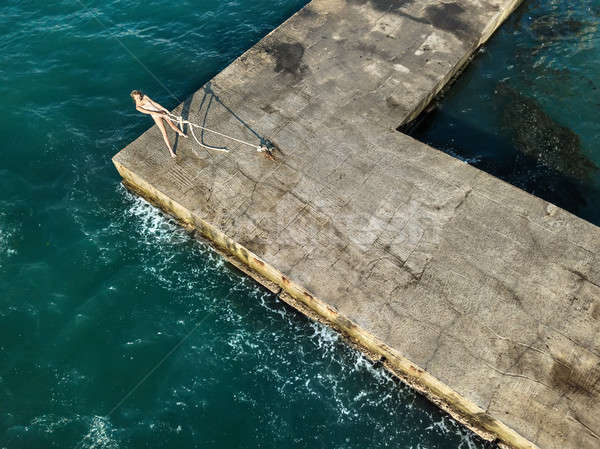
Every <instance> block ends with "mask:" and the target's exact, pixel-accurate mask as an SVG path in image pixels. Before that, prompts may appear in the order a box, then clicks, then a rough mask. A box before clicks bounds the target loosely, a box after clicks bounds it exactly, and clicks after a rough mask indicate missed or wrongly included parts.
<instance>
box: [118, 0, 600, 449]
mask: <svg viewBox="0 0 600 449" xmlns="http://www.w3.org/2000/svg"><path fill="white" fill-rule="evenodd" d="M518 3H519V1H518V0H454V1H446V0H444V1H442V0H420V1H414V0H403V1H392V0H314V1H312V2H311V3H309V4H308V5H307V6H306V7H305V8H304V9H302V10H301V11H300V12H298V13H297V14H296V15H294V16H293V17H292V18H291V19H289V20H288V21H287V22H285V23H284V24H283V25H282V26H280V27H279V28H278V29H276V30H275V31H274V32H272V33H271V34H269V35H268V36H267V37H265V38H264V39H263V40H262V41H261V42H259V43H258V44H257V45H255V46H254V47H253V48H252V49H250V50H249V51H248V52H246V53H245V54H244V55H242V56H241V57H240V58H239V59H238V60H236V61H235V62H234V63H232V64H231V65H230V66H229V67H227V68H226V69H225V70H224V71H223V72H221V73H220V74H219V75H217V76H216V77H215V78H214V79H213V80H211V81H210V83H208V84H207V85H206V86H203V87H202V88H201V89H200V90H198V91H197V92H196V93H195V94H194V95H193V96H192V97H190V98H189V99H188V100H187V101H186V102H184V104H182V105H180V106H179V107H178V108H177V109H176V113H178V114H182V115H183V116H184V117H186V118H188V119H189V120H191V121H192V122H195V123H199V124H205V126H208V127H209V128H212V129H217V130H219V131H220V132H223V133H226V134H229V135H232V136H234V137H236V138H239V139H243V140H246V141H251V142H253V143H256V144H258V143H259V142H260V138H264V139H269V140H270V141H271V142H273V144H274V145H275V146H276V147H277V150H276V151H275V152H274V156H275V160H274V161H273V160H269V159H267V158H266V157H264V156H263V155H262V154H260V153H256V152H255V151H254V150H253V149H252V148H251V147H246V146H244V145H242V144H238V143H235V142H231V141H228V140H226V139H224V138H221V137H219V136H217V135H213V134H211V133H208V132H207V133H204V136H203V141H204V143H205V144H206V145H209V146H216V147H219V146H227V147H229V149H230V152H229V153H222V152H217V151H213V150H207V149H204V148H201V147H199V146H198V145H197V144H195V142H193V140H192V139H187V140H183V139H178V140H177V141H176V151H177V154H178V156H177V159H175V160H172V159H171V158H170V157H169V154H168V152H167V151H166V149H165V148H164V144H163V142H162V139H161V136H160V133H159V131H158V129H157V128H156V127H152V128H151V129H149V130H148V131H147V132H146V133H144V134H143V135H142V136H141V137H140V138H139V139H137V140H136V141H134V142H133V143H131V144H130V145H129V146H127V147H126V148H125V149H123V150H122V151H121V152H120V153H118V154H117V155H116V156H115V157H114V159H113V160H114V163H115V165H116V167H117V169H118V171H119V173H120V174H121V175H122V177H123V179H124V183H125V185H126V186H127V187H129V188H131V189H132V190H134V191H136V192H138V193H139V194H141V195H143V196H144V197H146V198H147V199H149V200H150V201H152V202H154V203H155V204H157V205H159V206H160V207H162V208H163V209H164V210H166V211H167V212H169V213H171V214H173V215H175V216H177V217H178V218H179V219H180V220H181V221H182V222H184V223H185V224H187V225H189V226H191V227H193V228H195V229H196V230H197V231H198V233H199V235H201V236H203V237H205V238H207V239H208V240H210V241H211V242H212V243H213V244H214V245H215V246H216V247H218V248H220V249H221V250H222V251H223V252H224V253H226V254H227V255H228V256H229V257H231V259H232V260H235V261H236V263H237V264H238V265H240V266H242V267H244V269H246V270H247V271H248V272H249V273H250V274H252V275H253V276H255V278H257V279H258V280H259V281H260V282H262V283H264V284H265V285H267V286H268V287H270V288H271V289H273V290H274V291H278V292H280V294H281V297H282V298H283V299H284V300H286V301H288V302H290V303H291V304H292V305H294V306H295V307H297V308H299V309H300V310H301V311H303V312H305V313H307V314H309V315H311V316H313V317H316V318H318V319H321V320H323V321H325V322H327V323H329V324H330V325H332V326H333V327H334V328H336V329H338V330H339V331H341V332H342V333H344V334H345V335H346V336H347V337H348V338H349V339H350V340H351V341H353V342H354V343H356V344H357V345H359V346H360V347H362V348H363V349H364V350H365V351H367V352H368V353H369V354H371V355H372V356H373V357H380V358H381V359H382V361H383V362H384V363H385V365H386V366H387V367H388V368H389V369H390V370H391V371H393V372H394V373H396V374H397V375H398V376H399V377H400V378H402V379H403V380H404V381H406V382H407V383H409V384H410V385H412V386H414V387H415V388H417V389H418V390H420V391H422V392H423V393H424V394H425V395H427V396H428V397H429V398H431V399H432V400H433V401H435V402H436V403H437V404H439V405H440V406H441V407H443V408H445V409H446V410H448V411H449V412H450V413H451V414H452V415H453V416H455V417H457V418H458V419H459V420H461V421H462V422H463V423H465V424H466V425H467V426H469V427H471V428H473V429H474V430H476V431H477V432H478V433H480V434H481V435H483V436H484V437H486V438H488V439H496V440H497V441H498V442H499V443H500V444H501V445H503V446H505V447H515V448H526V447H527V448H533V447H540V448H545V449H570V448H572V449H588V448H589V449H591V448H598V447H600V333H599V331H600V228H598V227H595V226H593V225H591V224H589V223H587V222H585V221H583V220H581V219H579V218H577V217H575V216H573V215H571V214H569V213H567V212H565V211H563V210H561V209H559V208H558V207H556V206H554V205H552V204H549V203H547V202H545V201H543V200H541V199H539V198H536V197H534V196H532V195H529V194H527V193H525V192H523V191H521V190H519V189H517V188H515V187H513V186H511V185H508V184H506V183H504V182H502V181H500V180H498V179H496V178H494V177H493V176H490V175H488V174H486V173H483V172H481V171H479V170H477V169H475V168H473V167H471V166H469V165H467V164H465V163H463V162H461V161H459V160H456V159H454V158H452V157H450V156H448V155H446V154H444V153H442V152H440V151H438V150H435V149H433V148H431V147H429V146H427V145H424V144H423V143H420V142H418V141H416V140H414V139H412V138H411V137H408V136H406V135H403V134H402V133H400V132H397V131H396V128H397V127H398V126H399V125H401V124H403V123H406V122H407V121H409V120H411V119H412V118H414V117H416V116H417V115H418V114H419V112H420V111H421V110H422V109H423V108H424V107H425V106H426V105H427V104H428V102H429V101H430V99H431V98H432V97H433V96H434V95H435V94H436V93H437V92H438V91H439V90H440V89H441V88H442V87H443V86H444V85H445V84H446V83H447V82H448V80H449V79H451V78H452V77H453V76H454V75H455V74H456V72H457V70H459V68H460V67H461V66H462V65H463V64H464V63H465V62H466V61H467V60H468V58H469V57H470V56H471V55H472V53H473V52H474V51H475V49H476V48H477V47H478V46H479V45H480V44H481V43H482V42H484V41H485V40H486V39H487V38H488V37H489V36H490V35H491V34H492V33H493V31H494V30H495V28H496V27H497V26H498V25H499V24H500V23H501V22H502V21H503V20H504V18H506V16H507V15H508V14H510V12H511V11H512V10H513V9H514V8H515V7H516V6H517V4H518ZM140 119H141V118H140ZM171 138H172V139H173V134H171ZM482 145H485V142H482Z"/></svg>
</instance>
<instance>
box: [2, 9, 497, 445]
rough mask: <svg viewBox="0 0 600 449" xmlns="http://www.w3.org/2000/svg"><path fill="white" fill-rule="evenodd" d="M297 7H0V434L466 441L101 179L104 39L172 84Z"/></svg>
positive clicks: (227, 441) (157, 441)
mask: <svg viewBox="0 0 600 449" xmlns="http://www.w3.org/2000/svg"><path fill="white" fill-rule="evenodd" d="M304 3H305V1H304V0H271V1H267V0H238V1H229V2H225V1H217V0H212V1H210V0H197V1H191V0H188V1H178V2H167V1H164V0H151V1H128V2H124V1H99V0H95V1H93V2H91V1H90V0H85V3H80V2H79V1H77V0H69V1H67V0H64V1H55V2H47V1H42V0H22V1H15V0H5V1H4V2H3V3H2V5H1V6H0V36H2V39H1V41H0V98H2V106H3V117H2V120H0V135H1V136H2V157H1V158H0V289H1V294H0V448H10V449H17V448H23V449H32V448H35V449H43V448H61V449H64V448H77V449H83V448H94V449H115V448H131V449H136V448H178V449H180V448H219V449H222V448H258V447H262V448H282V447H285V448H320V447H323V448H325V447H326V448H365V447H369V448H379V447H393V448H407V449H408V448H413V449H417V448H430V449H433V448H464V449H467V448H483V447H484V446H485V445H484V444H483V443H482V442H481V441H480V440H478V439H477V438H476V437H474V436H473V435H472V434H471V433H470V432H467V431H466V430H464V429H463V428H462V427H461V426H459V425H457V424H456V423H455V422H454V421H452V420H451V419H449V418H448V417H447V416H445V415H444V414H443V413H441V412H440V411H439V410H438V409H437V408H435V407H434V406H432V405H431V404H429V403H428V402H427V401H425V400H424V399H423V398H421V397H420V396H418V395H416V394H414V393H413V392H411V391H410V390H408V389H407V388H405V387H403V386H402V385H399V384H398V383H396V382H395V381H394V380H392V379H390V378H389V377H388V376H387V375H386V373H385V372H384V371H383V370H381V369H380V368H376V367H373V366H372V365H371V363H370V362H368V361H367V360H365V359H364V358H363V357H362V356H361V355H360V354H359V353H357V352H356V351H355V350H353V349H351V348H349V347H348V346H347V345H346V344H345V343H343V342H342V341H340V339H339V338H338V337H337V336H336V334H334V333H332V332H331V331H329V330H328V329H327V328H324V327H323V326H321V325H318V324H315V323H312V322H310V321H309V320H308V319H306V318H304V317H303V316H301V315H300V314H298V313H296V312H295V311H293V310H291V309H290V308H289V307H287V306H285V305H284V304H282V303H280V302H279V301H278V300H277V299H276V298H275V297H274V296H273V295H272V294H270V293H268V292H267V291H265V290H263V289H261V288H259V287H258V286H257V285H255V284H254V283H253V282H252V281H250V280H248V279H247V278H245V277H244V276H242V275H240V274H239V273H238V272H237V271H235V270H234V269H232V268H231V267H229V266H228V265H227V264H224V263H223V261H222V260H221V259H220V257H218V256H217V255H215V254H214V253H213V252H212V251H211V250H210V249H209V248H207V247H206V246H205V245H203V244H201V243H199V242H196V241H194V240H193V239H191V238H190V237H189V236H188V235H187V234H186V233H185V232H184V231H183V230H182V229H180V228H179V227H178V226H177V225H176V224H175V223H174V222H173V221H171V220H169V219H168V218H166V217H165V216H163V215H162V214H161V213H159V212H158V211H157V210H156V209H155V208H153V207H151V206H149V205H148V204H147V203H145V202H144V201H143V200H141V199H139V198H136V197H134V196H133V195H131V194H129V193H127V192H126V191H125V190H124V189H123V188H122V187H121V186H120V184H119V181H120V179H119V176H118V175H117V173H116V171H115V170H114V168H113V166H112V163H111V161H110V158H111V156H112V155H113V154H115V153H116V152H117V151H118V150H119V149H121V148H122V147H124V146H125V145H126V144H127V143H129V142H130V141H132V140H133V139H135V138H136V137H137V136H138V135H139V134H140V133H141V132H143V131H144V130H145V129H147V128H148V127H149V126H150V121H149V120H148V118H147V117H144V116H142V115H140V114H138V113H137V112H136V111H135V110H134V108H133V105H132V103H131V100H130V99H129V97H128V94H129V91H130V90H131V89H134V88H137V89H143V90H145V91H147V92H148V93H150V94H152V96H153V97H155V98H156V99H157V100H158V101H160V102H162V103H164V104H165V105H166V106H169V107H172V106H174V105H175V103H176V102H175V100H174V99H173V98H171V97H170V96H169V95H168V94H167V93H166V92H165V91H164V90H162V88H161V87H160V85H159V84H158V83H157V82H156V81H155V80H154V79H153V77H152V76H151V75H150V74H149V73H148V72H146V71H144V70H143V69H142V68H141V67H140V65H139V64H138V63H137V62H136V61H135V60H134V59H133V58H132V57H131V56H130V55H129V54H128V53H127V52H126V51H124V49H123V48H122V47H121V46H120V44H119V43H118V42H117V41H116V40H115V39H114V38H113V36H116V37H118V38H119V39H120V40H121V41H122V42H123V44H124V45H126V46H127V47H128V48H129V49H130V50H131V51H132V52H133V53H134V54H135V55H136V57H137V58H139V59H140V60H141V61H143V63H144V64H145V65H146V66H147V67H148V68H149V69H150V70H151V71H152V72H153V73H154V74H155V75H156V76H157V77H158V78H159V79H160V80H162V82H163V83H164V84H165V85H167V86H168V87H169V89H170V90H171V91H172V92H173V93H174V94H175V95H176V96H177V97H179V98H185V97H186V96H187V95H188V94H190V93H191V92H193V91H194V90H195V89H197V88H198V87H199V86H201V85H202V84H203V83H204V82H206V81H207V80H209V79H210V78H211V77H212V76H213V75H214V74H215V73H217V72H218V71H219V70H221V69H222V68H223V67H225V66H226V65H227V64H228V63H229V62H230V61H232V60H233V59H234V58H235V57H236V56H238V55H239V54H241V52H243V51H244V50H245V49H246V48H248V47H249V46H251V45H252V44H253V43H254V42H256V41H257V40H258V39H260V38H261V37H262V36H263V35H265V34H266V33H267V32H269V31H270V30H271V29H273V28H274V27H275V26H277V25H278V24H279V23H281V22H282V21H283V20H284V19H285V18H287V17H289V16H290V15H291V14H292V13H293V12H294V11H296V10H297V9H298V8H300V7H301V6H303V4H304ZM84 5H85V6H84ZM95 17H98V18H99V20H100V21H101V22H102V24H104V25H102V24H101V23H99V22H98V21H97V20H96V18H95Z"/></svg>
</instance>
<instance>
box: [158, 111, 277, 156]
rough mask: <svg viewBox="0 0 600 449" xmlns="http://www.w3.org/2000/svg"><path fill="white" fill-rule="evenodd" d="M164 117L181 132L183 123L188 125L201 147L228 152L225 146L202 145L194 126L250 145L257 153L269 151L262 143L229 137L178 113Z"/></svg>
mask: <svg viewBox="0 0 600 449" xmlns="http://www.w3.org/2000/svg"><path fill="white" fill-rule="evenodd" d="M166 118H167V119H168V120H170V121H172V122H173V123H177V124H178V125H179V129H180V130H181V132H183V125H188V126H189V128H190V133H191V134H192V137H193V138H194V140H195V141H196V142H197V143H198V145H200V146H201V147H203V148H206V149H209V150H214V151H222V152H224V153H229V150H228V149H227V148H218V147H211V146H208V145H204V144H203V143H202V142H200V140H198V137H196V134H195V133H194V128H199V129H202V130H204V131H208V132H211V133H213V134H217V135H218V136H221V137H225V138H226V139H229V140H233V141H235V142H238V143H241V144H242V145H246V146H249V147H252V148H254V149H255V150H256V151H257V152H259V153H263V152H266V153H267V154H269V153H270V152H271V151H270V150H269V148H268V147H267V146H266V145H263V144H262V143H261V144H260V145H254V144H252V143H249V142H246V141H244V140H241V139H236V138H235V137H231V136H228V135H227V134H223V133H220V132H219V131H215V130H214V129H210V128H207V127H205V126H201V125H198V124H197V123H192V122H190V121H189V120H184V118H183V117H181V116H180V115H175V114H172V113H171V112H169V113H168V116H167V117H166Z"/></svg>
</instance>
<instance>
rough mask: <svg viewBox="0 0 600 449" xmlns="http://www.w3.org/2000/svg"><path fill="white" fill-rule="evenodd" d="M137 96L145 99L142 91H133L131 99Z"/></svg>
mask: <svg viewBox="0 0 600 449" xmlns="http://www.w3.org/2000/svg"><path fill="white" fill-rule="evenodd" d="M135 95H139V96H140V99H143V98H144V93H143V92H142V91H140V90H132V91H131V93H130V94H129V96H130V97H131V98H133V97H134V96H135ZM134 100H135V99H134Z"/></svg>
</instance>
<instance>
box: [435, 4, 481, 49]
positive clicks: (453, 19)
mask: <svg viewBox="0 0 600 449" xmlns="http://www.w3.org/2000/svg"><path fill="white" fill-rule="evenodd" d="M465 12H466V10H465V8H463V7H462V6H460V5H459V4H458V3H441V4H439V5H430V6H428V7H427V8H425V18H426V19H427V20H428V21H429V23H430V24H431V25H433V26H434V27H436V28H439V29H441V30H444V31H448V32H449V33H452V34H454V35H455V36H456V37H457V38H458V39H460V40H462V41H465V40H467V39H469V36H473V35H474V33H473V30H472V29H471V25H470V24H469V23H468V22H467V21H466V20H465V19H464V15H465ZM470 39H471V40H472V37H471V38H470Z"/></svg>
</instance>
